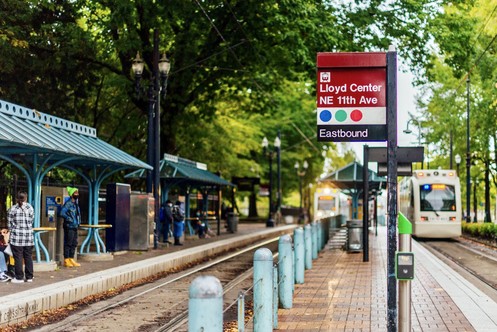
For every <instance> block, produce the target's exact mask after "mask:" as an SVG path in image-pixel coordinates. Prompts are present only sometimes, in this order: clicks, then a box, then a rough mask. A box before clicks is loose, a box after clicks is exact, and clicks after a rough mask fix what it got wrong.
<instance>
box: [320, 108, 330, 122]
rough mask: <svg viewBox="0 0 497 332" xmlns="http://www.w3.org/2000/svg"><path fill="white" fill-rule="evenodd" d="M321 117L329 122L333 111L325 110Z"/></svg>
mask: <svg viewBox="0 0 497 332" xmlns="http://www.w3.org/2000/svg"><path fill="white" fill-rule="evenodd" d="M319 119H320V120H321V121H323V122H328V121H330V120H331V112H330V111H328V110H323V111H321V113H319Z"/></svg>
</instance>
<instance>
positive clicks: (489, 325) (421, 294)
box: [278, 228, 497, 332]
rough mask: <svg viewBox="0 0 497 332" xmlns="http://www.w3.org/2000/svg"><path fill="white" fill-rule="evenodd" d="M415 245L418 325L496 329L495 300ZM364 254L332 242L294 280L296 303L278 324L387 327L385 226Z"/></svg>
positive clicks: (300, 327)
mask: <svg viewBox="0 0 497 332" xmlns="http://www.w3.org/2000/svg"><path fill="white" fill-rule="evenodd" d="M413 251H414V252H415V255H416V258H415V267H416V271H415V279H414V281H413V282H412V317H411V322H412V330H413V331H437V332H438V331H451V332H452V331H497V319H496V318H493V317H495V316H496V313H497V304H496V303H495V302H494V301H492V300H491V299H489V298H488V297H486V295H485V294H483V293H482V292H480V291H478V289H476V288H475V287H474V286H472V285H468V282H467V281H465V280H464V279H462V277H461V276H459V275H457V274H456V273H455V272H454V271H453V270H452V269H451V268H449V267H448V266H446V265H445V264H443V263H442V262H440V261H439V260H438V259H436V258H435V257H434V256H432V255H431V254H430V253H429V252H427V251H426V250H425V249H424V248H422V247H421V246H420V245H418V244H417V243H416V242H413ZM362 260H363V255H362V253H347V252H345V251H343V250H339V249H331V248H329V247H328V246H327V247H326V248H325V249H324V250H323V251H322V252H321V253H320V254H319V257H318V259H316V260H314V261H313V266H312V269H311V270H308V271H306V272H305V283H304V284H302V285H295V294H294V301H293V308H292V309H279V311H278V329H279V330H282V331H387V292H386V287H387V279H386V267H387V249H386V228H380V229H379V233H378V236H377V237H376V236H374V235H370V255H369V262H363V261H362ZM432 273H433V275H432ZM434 275H435V276H436V277H434ZM459 278H461V279H459ZM461 285H464V286H461ZM464 288H467V290H464ZM471 309H473V310H471ZM492 313H493V314H492Z"/></svg>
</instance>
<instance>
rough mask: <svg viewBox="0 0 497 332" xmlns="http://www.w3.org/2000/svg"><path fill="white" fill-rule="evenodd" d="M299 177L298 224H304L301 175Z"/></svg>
mask: <svg viewBox="0 0 497 332" xmlns="http://www.w3.org/2000/svg"><path fill="white" fill-rule="evenodd" d="M298 175H299V195H300V202H299V223H303V222H304V211H303V210H302V175H300V173H299V174H298Z"/></svg>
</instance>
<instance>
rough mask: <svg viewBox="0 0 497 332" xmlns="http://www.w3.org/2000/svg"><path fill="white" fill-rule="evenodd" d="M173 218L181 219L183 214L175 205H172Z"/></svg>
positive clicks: (175, 219)
mask: <svg viewBox="0 0 497 332" xmlns="http://www.w3.org/2000/svg"><path fill="white" fill-rule="evenodd" d="M173 220H174V221H183V214H182V213H181V209H180V208H179V206H177V205H175V206H173Z"/></svg>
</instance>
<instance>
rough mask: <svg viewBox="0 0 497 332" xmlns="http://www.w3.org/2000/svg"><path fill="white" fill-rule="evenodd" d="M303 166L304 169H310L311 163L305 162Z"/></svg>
mask: <svg viewBox="0 0 497 332" xmlns="http://www.w3.org/2000/svg"><path fill="white" fill-rule="evenodd" d="M302 166H303V167H304V169H307V168H309V163H308V162H307V160H304V164H303V165H302Z"/></svg>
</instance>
